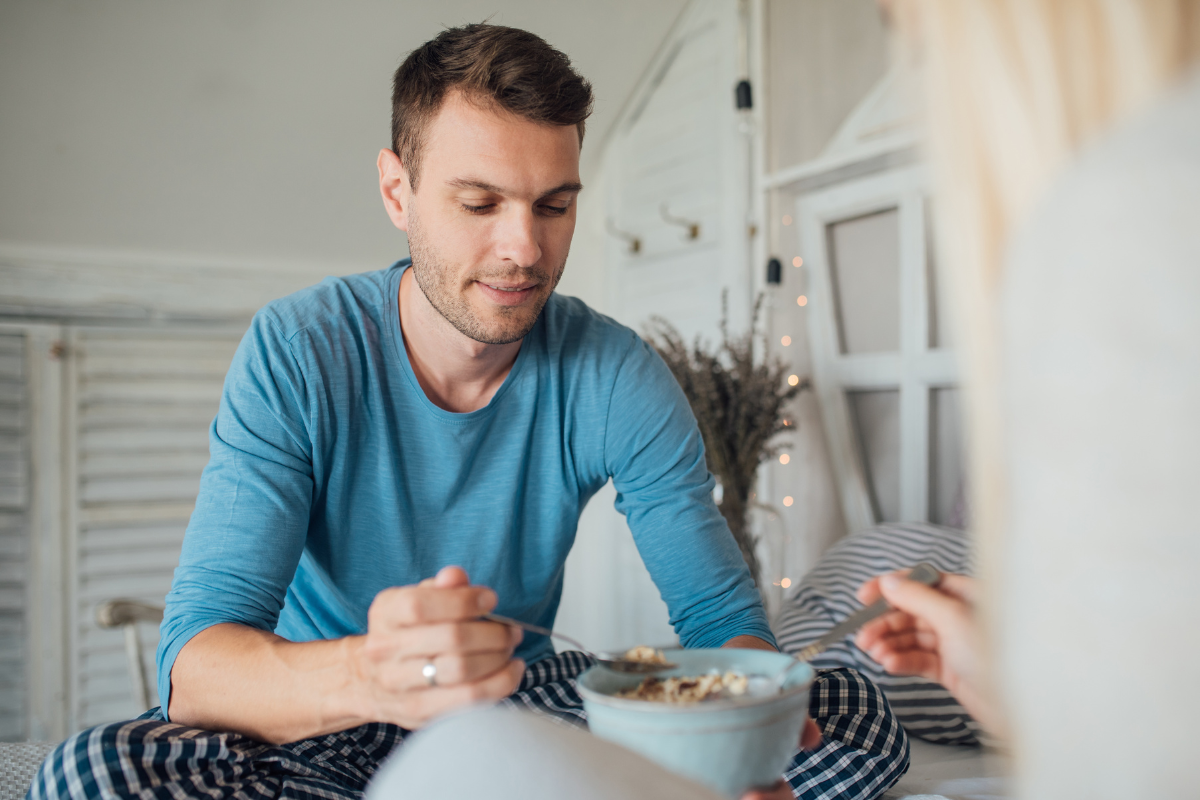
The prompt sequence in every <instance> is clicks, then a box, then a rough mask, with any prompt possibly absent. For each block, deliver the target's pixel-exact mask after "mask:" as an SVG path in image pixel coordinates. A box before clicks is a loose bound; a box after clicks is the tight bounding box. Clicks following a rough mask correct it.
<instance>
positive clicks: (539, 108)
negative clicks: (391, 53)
mask: <svg viewBox="0 0 1200 800" xmlns="http://www.w3.org/2000/svg"><path fill="white" fill-rule="evenodd" d="M455 90H457V91H461V92H463V93H464V94H465V95H466V96H467V97H468V98H471V99H478V100H482V101H483V102H485V103H487V102H491V103H495V104H496V105H498V106H499V107H500V108H503V109H505V110H506V111H510V112H512V113H513V114H516V115H518V116H520V117H524V118H525V119H528V120H532V121H533V122H542V123H545V124H548V125H574V126H575V127H576V128H577V129H578V130H579V143H580V145H582V144H583V128H584V121H585V120H586V119H587V118H588V115H589V114H591V113H592V86H591V84H590V83H588V82H587V81H586V80H584V78H583V76H582V75H580V74H579V73H578V72H576V71H575V70H574V69H573V68H572V67H571V60H570V59H569V58H567V57H566V55H564V54H563V53H562V52H560V51H558V50H555V49H554V48H553V47H551V46H550V45H549V44H547V43H546V41H545V40H544V39H542V38H541V37H540V36H536V35H534V34H532V33H530V32H529V31H523V30H520V29H519V28H506V27H504V26H503V25H489V24H486V23H479V24H472V25H463V26H462V27H460V28H448V29H447V30H444V31H442V32H441V33H440V34H438V35H437V36H436V37H435V38H433V39H431V40H429V41H428V42H426V43H425V44H423V45H421V46H420V47H418V48H417V49H416V50H414V51H412V52H411V53H409V54H408V58H406V59H404V63H403V64H401V65H400V68H399V69H397V70H396V76H395V79H394V81H393V84H392V150H393V151H395V153H396V155H397V156H399V157H400V162H401V163H402V164H404V168H405V169H406V170H407V171H408V179H409V182H410V183H411V184H412V188H413V189H414V190H415V189H416V188H417V174H418V172H419V170H420V166H421V151H422V149H423V148H424V145H425V132H426V130H427V129H428V128H429V123H430V122H432V121H433V118H434V117H435V116H436V115H437V112H438V111H439V110H440V109H441V107H442V102H443V101H444V100H445V99H446V94H447V93H448V92H450V91H455Z"/></svg>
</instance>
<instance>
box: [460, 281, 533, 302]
mask: <svg viewBox="0 0 1200 800" xmlns="http://www.w3.org/2000/svg"><path fill="white" fill-rule="evenodd" d="M475 285H476V286H478V287H479V289H480V290H481V291H482V292H483V294H484V296H485V297H487V299H488V300H491V301H492V302H493V303H496V304H497V305H502V306H519V305H521V304H523V303H525V301H527V300H529V298H531V297H533V295H534V292H535V291H536V290H537V287H538V286H539V285H540V284H539V282H538V281H526V282H524V283H516V284H512V283H505V282H503V281H495V282H491V283H484V282H483V281H476V282H475Z"/></svg>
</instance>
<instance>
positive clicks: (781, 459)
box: [779, 453, 792, 464]
mask: <svg viewBox="0 0 1200 800" xmlns="http://www.w3.org/2000/svg"><path fill="white" fill-rule="evenodd" d="M791 460H792V457H791V456H789V455H788V454H787V453H784V454H783V455H781V456H780V457H779V463H780V464H786V463H788V462H789V461H791Z"/></svg>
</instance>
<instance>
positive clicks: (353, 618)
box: [34, 25, 903, 796]
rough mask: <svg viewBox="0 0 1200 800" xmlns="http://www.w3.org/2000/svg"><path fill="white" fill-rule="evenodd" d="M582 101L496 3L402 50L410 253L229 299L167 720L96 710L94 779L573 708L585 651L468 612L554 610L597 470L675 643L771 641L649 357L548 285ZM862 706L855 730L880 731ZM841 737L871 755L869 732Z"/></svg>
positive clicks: (568, 219) (576, 187) (183, 566)
mask: <svg viewBox="0 0 1200 800" xmlns="http://www.w3.org/2000/svg"><path fill="white" fill-rule="evenodd" d="M591 103H592V97H591V90H590V87H589V86H588V84H587V82H586V81H584V80H583V78H581V77H580V76H579V75H578V74H577V73H575V72H574V70H573V69H572V68H571V66H570V63H569V61H568V60H567V59H566V57H565V56H564V55H562V54H561V53H559V52H558V51H555V50H553V49H552V48H551V47H550V46H549V45H547V44H546V43H545V42H544V41H542V40H541V39H539V38H538V37H536V36H534V35H532V34H529V33H527V32H524V31H519V30H514V29H510V28H503V27H499V26H491V25H469V26H466V27H463V28H458V29H452V30H447V31H445V32H443V33H442V34H441V35H439V36H438V37H437V38H435V39H434V40H432V41H430V42H428V43H427V44H425V45H424V46H423V47H421V48H419V49H418V50H416V51H415V52H413V53H412V54H411V55H410V56H409V57H408V59H407V60H406V61H405V62H404V64H403V65H401V67H400V69H399V70H398V71H397V73H396V76H395V91H394V95H393V126H392V127H393V129H392V138H393V148H392V149H391V150H384V151H382V152H381V153H380V155H379V159H378V167H379V176H380V189H381V192H382V196H383V202H384V207H385V209H386V211H387V213H388V215H389V217H390V218H391V220H392V221H393V223H394V224H395V225H396V227H398V228H399V229H401V230H404V231H406V232H407V233H408V238H409V247H410V251H411V253H412V259H411V265H410V263H409V262H408V261H402V262H399V263H398V264H396V265H393V266H392V267H391V268H389V269H387V270H383V271H381V272H376V273H367V274H364V275H357V276H351V277H348V278H343V279H328V280H326V281H325V282H324V283H322V284H320V285H319V286H316V287H313V288H311V289H308V290H305V291H303V292H299V293H297V294H296V295H293V296H291V297H288V298H284V299H283V300H280V301H276V302H274V303H271V304H270V305H268V306H267V307H266V308H265V309H263V310H262V311H261V312H260V313H259V314H258V315H257V316H256V317H255V319H254V322H253V323H252V324H251V327H250V330H249V331H248V332H247V334H246V336H245V338H244V340H243V342H242V344H241V347H240V348H239V350H238V354H237V356H236V357H235V359H234V362H233V365H232V366H231V367H230V371H229V374H228V376H227V378H226V384H225V390H224V394H223V397H222V402H221V407H220V411H219V413H218V415H217V418H216V420H215V421H214V423H213V427H212V432H211V461H210V463H209V465H208V467H207V468H206V469H205V472H204V476H203V479H202V482H201V489H200V495H199V498H198V500H197V504H196V510H195V512H194V514H193V517H192V520H191V523H190V525H189V528H188V532H187V536H186V538H185V541H184V547H183V553H182V556H181V559H180V565H179V568H178V570H177V571H176V573H175V580H174V584H173V586H172V589H171V593H170V594H169V595H168V598H167V610H166V615H165V619H164V621H163V627H162V638H161V641H160V645H159V652H158V682H159V696H160V698H161V699H162V702H163V711H162V713H161V717H165V718H168V719H169V720H170V721H171V722H173V723H179V724H181V725H184V726H188V727H187V728H184V729H181V728H178V727H173V726H172V727H171V728H170V729H169V730H167V729H164V728H161V727H159V728H146V727H144V726H146V725H155V724H157V725H160V726H161V725H162V723H140V724H141V725H142V726H143V727H136V724H135V727H134V728H128V726H127V727H126V728H122V729H119V730H121V731H124V732H123V733H120V732H113V731H112V730H107V731H103V732H101V733H93V734H92V735H91V737H92V741H105V742H107V741H110V740H111V741H112V742H114V743H118V744H115V745H114V746H116V747H117V748H118V750H120V747H122V745H120V744H119V742H127V741H136V742H137V743H138V744H137V755H136V757H131V758H130V759H129V762H130V763H126V762H125V761H122V760H121V759H116V760H118V761H121V769H119V770H118V769H113V768H112V767H111V762H112V761H113V760H114V759H108V760H107V763H106V766H105V769H107V770H108V772H106V773H105V775H104V777H103V779H102V780H101V779H97V780H98V782H100V783H103V781H110V782H112V781H117V783H119V787H118V788H115V789H113V790H112V793H114V794H123V793H130V794H132V793H134V792H135V791H141V790H142V789H144V788H145V787H146V786H149V785H151V784H154V785H158V784H155V781H157V780H160V779H162V780H164V781H174V783H173V784H172V786H173V787H174V788H172V789H171V793H173V794H175V795H181V794H182V795H188V794H200V793H207V792H209V791H210V790H211V788H212V787H213V786H220V787H222V791H226V792H227V793H232V794H234V795H235V796H236V794H237V792H245V791H247V789H246V787H247V786H251V785H253V786H258V785H260V784H262V785H268V786H270V787H273V788H270V789H261V790H257V789H256V790H255V791H257V792H259V795H261V796H277V795H283V796H291V794H292V793H294V792H296V793H299V794H304V792H311V791H313V790H312V788H311V787H307V788H305V789H304V790H303V791H301V790H296V789H294V786H295V785H297V784H296V782H297V781H300V782H301V783H303V781H305V780H308V781H312V782H315V784H318V785H320V786H321V787H323V789H324V790H325V791H328V792H342V793H344V794H346V796H352V795H353V794H355V793H356V792H357V791H361V788H362V784H363V782H364V781H365V779H366V778H368V777H369V776H370V774H371V773H372V772H373V770H374V767H375V764H377V763H378V760H379V759H380V758H382V756H383V755H386V754H387V752H388V751H389V750H390V749H391V748H392V746H394V745H395V743H396V742H397V741H399V740H400V738H402V736H403V735H404V733H405V732H406V731H410V730H414V729H418V728H421V727H423V726H424V725H425V724H426V723H428V722H429V721H431V720H433V719H435V718H437V717H439V716H441V715H443V714H445V713H447V712H449V711H452V710H454V709H458V708H461V707H464V706H466V705H469V704H474V703H479V702H487V701H500V700H502V699H504V698H508V697H509V696H510V695H514V693H517V694H516V695H515V700H512V701H508V702H520V703H524V704H526V705H529V706H532V707H535V708H538V709H541V710H547V708H548V710H549V711H550V712H553V713H558V714H560V715H564V716H567V717H581V716H582V714H581V711H580V710H579V707H578V697H577V695H575V693H574V687H573V683H571V679H572V678H573V677H574V676H575V675H576V674H578V672H579V671H580V670H581V669H582V668H585V667H586V666H587V659H586V658H584V657H582V656H581V655H580V654H563V655H560V656H555V655H554V651H553V648H552V647H551V645H550V642H549V641H547V640H546V639H545V638H544V637H540V636H524V637H522V635H521V634H520V631H517V630H515V629H513V628H510V627H507V626H504V625H500V624H497V623H494V622H489V621H485V620H481V619H480V615H481V614H483V613H486V612H490V611H493V610H495V611H498V612H499V613H502V614H505V615H507V616H511V617H516V618H519V619H522V620H526V621H529V622H533V623H537V624H540V625H543V626H546V627H549V626H551V625H552V624H553V622H554V616H555V611H556V609H557V605H558V601H559V597H560V595H561V591H562V576H563V566H564V562H565V559H566V557H567V553H568V551H569V549H570V547H571V544H572V541H573V539H574V535H575V529H576V525H577V522H578V519H579V514H580V512H581V511H582V509H583V507H584V505H585V504H586V502H587V500H588V499H589V498H590V497H591V496H592V495H593V494H594V493H595V492H596V491H597V490H598V489H599V488H600V487H601V486H602V485H603V484H604V483H605V482H606V481H607V480H609V479H610V478H611V479H612V480H613V482H614V484H615V486H616V489H617V491H618V500H617V506H618V508H619V509H620V510H621V511H622V512H623V513H625V515H626V516H627V518H628V521H629V525H630V528H631V530H632V531H633V533H634V536H635V538H636V540H637V542H638V546H639V550H640V552H641V554H642V556H643V558H644V560H645V562H646V565H647V567H648V569H649V570H650V573H651V575H652V576H653V577H654V580H655V582H656V584H657V585H658V587H659V589H660V591H661V593H662V596H663V598H664V600H665V601H666V603H667V605H668V607H669V609H670V611H671V617H672V622H673V624H674V626H675V629H676V630H677V631H678V633H679V635H680V638H681V640H682V642H683V644H684V645H685V646H689V647H703V646H708V647H715V646H730V647H757V648H767V649H774V644H773V642H774V640H773V638H772V635H771V631H770V629H769V627H768V625H767V622H766V618H765V615H764V613H763V609H762V605H761V603H760V601H759V598H758V594H757V592H756V590H755V587H754V584H753V581H752V580H751V578H750V574H749V571H748V570H747V568H746V565H745V563H744V562H743V560H742V558H741V556H740V554H739V551H738V548H737V546H736V544H735V543H734V541H733V539H732V537H731V535H730V534H729V531H728V528H727V527H726V525H725V523H724V521H723V519H722V517H721V515H720V513H719V511H718V510H717V508H716V507H715V505H714V503H713V501H712V497H711V492H712V485H713V481H712V478H711V476H710V475H709V474H708V471H707V469H706V467H705V461H704V452H703V446H702V442H701V439H700V434H699V432H698V429H697V426H696V423H695V420H694V419H693V417H692V415H691V412H690V409H689V408H688V405H687V402H686V400H685V398H684V397H683V394H682V392H681V391H680V390H679V388H678V386H677V385H676V384H675V382H674V380H673V378H672V377H671V375H670V373H669V371H668V370H667V368H666V366H665V365H664V364H663V363H662V361H661V360H660V359H659V358H658V357H657V356H656V355H655V354H654V353H653V351H652V350H651V349H650V348H648V347H647V346H646V345H645V344H644V343H643V342H642V341H641V340H640V339H639V338H638V337H637V336H636V335H635V334H634V333H633V332H631V331H629V330H628V329H626V328H623V327H622V326H620V325H617V324H616V323H614V322H613V321H612V320H610V319H607V318H605V317H602V316H600V315H598V314H596V313H595V312H593V311H591V310H590V309H588V308H587V307H586V306H584V305H583V303H581V302H579V301H578V300H574V299H571V298H565V297H561V296H558V295H554V294H553V290H554V287H555V285H556V284H557V283H558V280H559V278H560V277H561V276H562V273H563V269H564V266H565V264H566V259H567V252H568V249H569V246H570V242H571V236H572V233H573V230H574V224H575V212H576V198H577V196H578V194H579V192H580V191H581V189H582V186H581V184H580V179H579V171H578V165H579V152H580V146H581V144H582V141H583V133H584V122H585V120H586V118H587V115H588V113H589V111H590V108H591ZM547 684H555V685H556V686H557V687H558V688H557V689H556V692H546V691H541V692H538V691H535V690H536V689H537V688H538V687H539V686H543V687H544V686H545V685H547ZM518 690H521V691H518ZM867 692H868V690H867V689H864V690H863V694H864V695H865V694H866V693H867ZM551 695H553V696H554V697H557V698H559V699H557V700H556V699H547V698H549V697H551ZM826 699H828V698H826ZM885 722H886V723H887V724H885V725H883V726H878V725H877V726H875V727H874V729H873V731H874V733H872V734H871V736H875V733H877V732H878V731H880V730H883V731H884V732H885V734H886V736H885V737H884V738H887V737H891V738H887V744H886V747H891V748H896V747H898V746H899V747H901V748H902V746H903V736H902V734H899V733H898V732H897V731H898V729H896V730H895V731H894V730H893V728H894V723H893V722H891V721H890V718H887V719H885ZM889 725H890V726H891V727H889ZM110 727H111V726H110ZM195 729H204V730H205V731H219V732H227V733H222V734H219V735H215V736H214V735H208V736H207V738H205V736H203V735H198V734H200V731H196V730H195ZM97 731H101V729H97ZM181 731H192V733H190V734H186V735H185V734H183V733H182V732H181ZM813 732H815V730H814V731H813ZM235 734H236V736H235V737H234V738H233V739H230V738H228V737H230V736H231V735H235ZM854 735H858V734H854ZM96 737H100V738H99V739H97V738H96ZM105 737H109V738H105ZM122 737H123V738H122ZM220 737H225V738H220ZM813 738H816V739H817V740H819V736H817V737H813ZM842 738H843V739H845V738H847V737H842ZM849 738H850V739H853V736H850V737H849ZM214 740H218V741H219V742H220V744H219V745H212V746H211V748H210V749H205V750H203V752H197V751H196V750H195V749H194V748H196V747H209V745H208V744H204V745H200V744H198V742H210V741H214ZM847 740H849V739H847ZM872 741H874V740H873V739H872ZM151 742H153V743H155V744H154V745H153V746H151V744H149V743H151ZM231 742H233V744H230V743H231ZM261 742H272V743H276V744H280V743H285V742H294V743H297V744H296V745H289V746H288V748H287V749H284V748H273V749H272V748H269V746H267V745H258V744H257V743H261ZM335 742H336V744H335ZM347 742H352V743H353V744H346V743H347ZM882 742H883V740H882V739H880V741H879V742H876V743H875V744H876V745H878V746H877V747H876V748H875V749H876V751H880V752H882V750H883V749H884V747H885V745H884V744H883V743H882ZM896 742H899V743H900V744H899V745H897V744H896ZM812 743H813V744H815V742H812ZM852 744H853V746H854V747H858V748H860V749H861V750H862V753H863V754H862V758H863V759H865V760H864V762H863V767H862V768H863V769H864V770H867V771H871V770H874V771H875V772H879V771H880V767H879V764H877V763H875V762H871V764H868V763H867V762H868V761H870V760H871V759H872V758H874V759H875V761H878V760H879V759H878V755H879V753H878V752H873V751H872V744H871V742H868V741H867V740H866V739H862V738H861V737H860V739H856V740H854V742H853V743H852ZM837 746H839V747H841V748H843V750H850V751H851V753H853V752H854V751H853V750H852V749H851V748H850V747H848V746H847V745H846V744H844V743H842V742H840V741H839V742H838V744H837ZM74 747H75V748H76V749H77V748H78V747H79V745H78V743H77V744H76V745H74ZM155 747H158V748H160V749H157V750H155V749H154V748H155ZM181 747H182V748H184V751H183V752H182V755H181V751H180V749H179V748H181ZM256 747H258V748H266V749H255V748H256ZM71 748H72V745H71V741H68V743H67V745H66V746H65V748H64V749H65V750H66V751H67V752H71V751H72V750H71ZM171 748H175V749H173V750H172V749H171ZM246 748H249V749H248V750H247V749H246ZM325 748H328V751H326V749H325ZM835 749H836V748H835ZM218 751H219V752H220V753H227V752H237V753H239V754H243V755H244V754H245V753H247V752H252V753H253V755H247V756H245V757H243V755H239V756H238V757H237V758H233V757H229V756H226V757H224V758H222V757H219V756H217V755H216V753H217V752H218ZM317 751H320V753H321V755H319V757H317V756H313V753H314V752H317ZM122 752H123V751H122ZM147 753H155V755H147ZM264 753H269V754H270V755H266V756H264V755H263V754H264ZM281 753H282V754H281ZM298 753H304V754H305V756H304V758H310V759H311V760H309V761H305V762H304V765H303V766H297V765H296V763H295V762H296V761H297V759H301V757H300V756H299V755H298ZM830 755H831V757H833V756H834V755H836V758H834V760H837V759H838V758H840V759H842V761H841V762H840V763H843V764H844V763H847V762H846V761H845V758H847V757H848V756H847V754H846V753H845V752H843V751H838V752H837V753H836V754H833V753H831V754H830ZM850 757H851V758H852V757H853V756H850ZM62 758H66V756H61V757H60V761H61V759H62ZM88 758H89V759H91V761H92V764H93V766H92V769H95V758H94V757H93V755H92V753H91V751H89V755H88ZM122 758H123V756H122ZM264 759H265V760H266V761H269V762H270V763H271V764H274V766H271V767H269V768H267V767H262V766H261V763H262V762H263V761H264ZM159 760H165V761H170V766H166V767H164V768H163V769H162V770H161V771H160V772H161V774H158V773H155V774H151V773H153V772H154V771H153V770H150V772H148V773H147V774H146V775H144V776H142V775H141V774H140V773H138V777H135V778H131V777H130V775H131V774H133V773H136V772H138V770H139V768H144V767H145V765H146V764H147V763H148V762H150V763H157V762H158V761H159ZM301 760H303V759H301ZM885 760H886V759H885ZM60 761H55V757H52V758H51V761H50V762H48V766H47V769H49V770H51V772H54V771H55V770H57V769H59V768H61V763H60ZM134 761H136V762H137V764H140V765H141V767H138V766H135V765H132V762H134ZM317 762H319V766H314V764H316V763H317ZM893 762H895V763H893ZM183 763H186V766H183V765H182V764H183ZM281 763H283V764H286V766H283V767H281V766H279V764H281ZM897 763H899V758H898V756H897V758H895V759H892V761H889V762H888V765H889V766H888V768H889V769H890V768H893V767H895V766H896V764H897ZM55 765H58V766H55ZM330 765H335V768H333V771H334V774H333V775H332V776H331V775H330V773H329V772H328V770H329V769H331V766H330ZM823 768H824V767H823ZM898 769H902V764H900V766H899V768H898ZM883 771H886V770H883ZM281 773H282V774H286V775H288V776H290V777H288V778H287V779H286V780H280V779H278V778H279V775H280V774H281ZM872 774H874V772H872ZM897 774H898V770H897ZM163 775H166V776H168V777H166V778H164V777H163ZM181 776H182V777H181ZM268 776H270V777H268ZM47 777H48V776H46V774H45V770H44V771H43V780H46V779H47ZM272 781H274V782H272ZM66 782H67V783H68V784H69V783H70V782H69V781H66ZM264 782H265V783H264ZM114 785H116V784H114ZM60 786H61V784H60ZM229 786H236V787H237V788H234V789H228V788H226V787H229ZM120 787H124V788H120ZM201 787H203V789H202V788H201ZM289 787H293V788H289ZM43 789H44V790H46V791H47V792H50V790H49V788H48V787H47V786H44V787H43ZM34 790H35V795H36V794H37V792H38V791H40V790H39V787H38V785H35V787H34ZM50 793H52V792H50Z"/></svg>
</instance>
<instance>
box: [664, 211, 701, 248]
mask: <svg viewBox="0 0 1200 800" xmlns="http://www.w3.org/2000/svg"><path fill="white" fill-rule="evenodd" d="M658 213H660V214H662V218H663V219H664V220H665V221H667V222H669V223H671V224H672V225H678V226H679V227H681V228H683V229H684V230H686V231H687V238H688V239H689V240H691V241H695V240H696V239H699V238H700V223H699V222H692V221H691V220H690V219H684V218H683V217H674V216H671V212H670V211H668V210H667V204H666V203H663V204H662V205H661V206H659V207H658Z"/></svg>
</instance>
